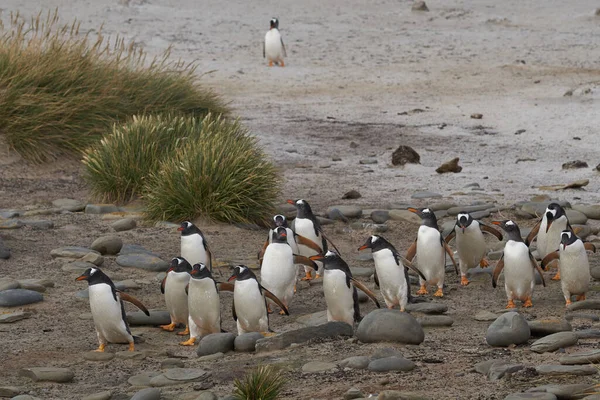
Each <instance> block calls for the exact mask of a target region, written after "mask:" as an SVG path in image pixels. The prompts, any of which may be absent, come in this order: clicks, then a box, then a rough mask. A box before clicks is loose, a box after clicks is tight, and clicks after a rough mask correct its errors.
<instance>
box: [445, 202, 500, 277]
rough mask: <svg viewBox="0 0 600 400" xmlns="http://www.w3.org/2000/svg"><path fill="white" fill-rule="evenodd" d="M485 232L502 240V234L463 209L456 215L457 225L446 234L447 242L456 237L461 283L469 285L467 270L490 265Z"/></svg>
mask: <svg viewBox="0 0 600 400" xmlns="http://www.w3.org/2000/svg"><path fill="white" fill-rule="evenodd" d="M483 232H488V233H491V234H492V235H494V236H496V237H497V238H498V240H502V234H501V233H500V232H498V230H497V229H494V228H492V227H490V226H487V225H485V224H483V223H481V222H479V221H477V220H474V219H473V217H471V214H469V213H468V212H464V211H461V212H459V213H458V215H457V216H456V225H455V226H454V229H453V230H452V232H450V233H449V234H448V236H446V239H445V241H446V243H450V241H451V240H452V239H453V238H454V237H456V250H457V251H458V265H459V268H460V284H461V285H463V286H467V285H468V284H469V280H468V279H467V270H469V269H471V268H475V267H476V266H478V265H479V266H480V267H481V268H485V267H487V266H488V265H489V263H488V262H487V260H486V259H485V258H484V257H485V255H486V254H487V246H486V244H485V239H484V237H483Z"/></svg>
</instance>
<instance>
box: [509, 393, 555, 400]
mask: <svg viewBox="0 0 600 400" xmlns="http://www.w3.org/2000/svg"><path fill="white" fill-rule="evenodd" d="M529 399H534V400H557V397H556V396H555V395H553V394H552V393H513V394H509V395H508V396H506V397H505V398H504V400H529Z"/></svg>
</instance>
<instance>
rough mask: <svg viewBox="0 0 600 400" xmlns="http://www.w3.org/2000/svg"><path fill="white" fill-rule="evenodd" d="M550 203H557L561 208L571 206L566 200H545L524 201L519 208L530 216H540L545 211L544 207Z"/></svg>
mask: <svg viewBox="0 0 600 400" xmlns="http://www.w3.org/2000/svg"><path fill="white" fill-rule="evenodd" d="M550 203H558V204H559V205H560V206H561V207H563V208H571V204H570V203H569V202H568V201H560V200H545V201H530V202H525V203H523V204H522V205H521V210H523V211H524V212H526V213H529V214H530V215H532V216H536V217H541V216H542V215H543V214H544V213H545V212H546V208H547V207H548V205H549V204H550Z"/></svg>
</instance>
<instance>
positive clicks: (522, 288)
mask: <svg viewBox="0 0 600 400" xmlns="http://www.w3.org/2000/svg"><path fill="white" fill-rule="evenodd" d="M492 224H494V225H498V226H500V227H501V228H502V229H503V230H504V231H505V232H506V234H507V235H508V241H507V242H506V244H505V245H504V252H503V253H502V257H501V258H500V260H498V263H497V264H496V268H494V273H493V275H492V286H493V287H494V288H495V287H496V285H497V282H498V277H499V276H500V273H501V272H502V270H503V269H504V289H505V290H506V297H507V298H508V303H507V304H506V308H516V306H515V302H514V301H515V300H521V301H522V302H523V307H531V306H533V303H532V301H531V296H532V295H533V288H534V286H535V271H536V270H537V271H538V273H539V274H540V278H541V279H542V285H544V286H546V282H545V281H544V275H543V273H542V269H541V268H540V266H539V265H538V263H537V262H536V261H535V258H534V257H533V255H531V253H530V252H529V247H527V244H525V242H524V241H523V238H522V237H521V231H520V230H519V226H518V225H517V224H516V223H514V222H513V221H511V220H505V221H492Z"/></svg>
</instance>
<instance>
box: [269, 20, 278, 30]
mask: <svg viewBox="0 0 600 400" xmlns="http://www.w3.org/2000/svg"><path fill="white" fill-rule="evenodd" d="M270 26H271V29H279V20H278V19H277V18H271V22H270Z"/></svg>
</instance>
